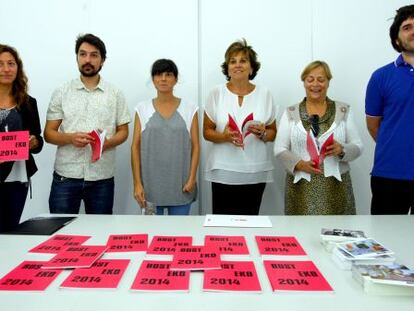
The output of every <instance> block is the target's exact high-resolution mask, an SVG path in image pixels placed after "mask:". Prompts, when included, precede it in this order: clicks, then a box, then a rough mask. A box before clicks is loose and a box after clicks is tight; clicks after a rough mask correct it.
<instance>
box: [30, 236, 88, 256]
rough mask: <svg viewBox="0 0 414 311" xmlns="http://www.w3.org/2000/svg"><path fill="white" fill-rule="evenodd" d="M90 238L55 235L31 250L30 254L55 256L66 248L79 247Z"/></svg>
mask: <svg viewBox="0 0 414 311" xmlns="http://www.w3.org/2000/svg"><path fill="white" fill-rule="evenodd" d="M89 238H90V236H88V235H67V234H56V235H54V236H52V237H51V238H49V239H47V240H46V241H44V242H43V243H40V244H39V245H37V246H35V247H34V248H32V249H31V250H30V251H29V252H30V253H47V254H57V253H59V252H60V251H61V250H62V249H65V248H67V247H68V246H77V245H81V244H82V243H83V242H85V241H86V240H88V239H89Z"/></svg>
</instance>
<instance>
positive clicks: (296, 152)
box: [273, 102, 362, 183]
mask: <svg viewBox="0 0 414 311" xmlns="http://www.w3.org/2000/svg"><path fill="white" fill-rule="evenodd" d="M335 104H336V105H335V106H336V111H335V120H334V122H333V123H332V125H331V127H330V128H329V129H328V130H327V131H326V132H325V133H323V134H322V135H321V136H320V137H319V138H318V140H319V142H320V144H321V145H322V144H323V143H324V142H325V140H326V139H327V138H328V137H329V136H330V135H331V134H332V133H333V135H334V139H335V140H336V141H337V142H339V143H340V144H341V145H342V146H343V147H344V153H345V155H344V157H343V158H342V159H339V158H338V157H334V156H329V157H326V158H325V159H324V161H323V163H324V176H325V177H330V176H333V177H335V178H336V179H338V180H339V181H342V179H341V174H343V173H345V172H347V171H349V169H350V167H349V164H348V162H349V161H352V160H354V159H356V158H357V157H359V155H360V154H361V152H362V142H361V139H360V137H359V135H358V132H357V129H356V126H355V124H354V122H353V120H352V116H351V114H350V113H349V110H350V107H349V106H348V105H346V104H343V103H340V102H335ZM306 136H307V132H306V130H305V128H304V127H303V125H302V121H301V119H300V114H299V104H296V105H294V106H290V107H288V108H286V110H285V112H284V113H283V116H282V119H281V120H280V124H279V127H278V131H277V137H276V141H275V144H274V148H273V151H274V154H275V156H276V157H277V158H278V159H279V160H280V161H282V163H283V165H284V166H285V168H286V170H287V171H288V172H289V173H290V174H293V175H294V181H293V182H294V183H297V182H298V181H299V180H301V179H302V178H304V179H306V180H307V181H310V180H311V175H310V174H309V173H306V172H303V171H295V166H296V164H297V163H298V162H299V161H300V160H304V161H309V160H310V156H309V154H308V151H307V148H306Z"/></svg>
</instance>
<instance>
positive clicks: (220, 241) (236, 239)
mask: <svg viewBox="0 0 414 311" xmlns="http://www.w3.org/2000/svg"><path fill="white" fill-rule="evenodd" d="M204 245H206V246H216V247H217V248H218V250H219V252H220V254H222V255H248V254H249V249H248V248H247V244H246V239H245V238H244V236H228V235H206V236H205V237H204Z"/></svg>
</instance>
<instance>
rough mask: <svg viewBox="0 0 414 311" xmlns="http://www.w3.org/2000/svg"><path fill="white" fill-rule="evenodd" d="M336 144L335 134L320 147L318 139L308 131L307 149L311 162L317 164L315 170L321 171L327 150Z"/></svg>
mask: <svg viewBox="0 0 414 311" xmlns="http://www.w3.org/2000/svg"><path fill="white" fill-rule="evenodd" d="M333 143H334V138H333V133H332V134H331V135H330V136H329V137H328V138H327V139H326V140H325V142H324V143H323V145H322V146H321V147H320V149H319V147H318V144H317V142H316V138H315V136H314V135H313V132H312V131H311V130H309V131H308V134H307V136H306V148H307V150H308V153H309V156H310V158H311V160H312V161H313V162H314V163H315V168H316V169H319V168H320V165H321V163H322V162H323V160H324V159H325V156H326V151H327V150H326V148H327V147H328V146H330V145H332V144H333Z"/></svg>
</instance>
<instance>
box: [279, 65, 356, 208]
mask: <svg viewBox="0 0 414 311" xmlns="http://www.w3.org/2000/svg"><path fill="white" fill-rule="evenodd" d="M331 78H332V74H331V71H330V69H329V66H328V65H327V64H326V63H325V62H322V61H314V62H312V63H310V64H309V65H308V66H306V68H305V69H304V70H303V72H302V75H301V79H302V81H303V84H304V87H305V92H306V97H305V98H304V99H303V100H302V101H301V102H300V103H299V104H296V105H293V106H290V107H288V108H287V109H286V110H285V112H284V114H283V116H282V119H281V121H280V126H279V132H278V137H277V139H276V142H275V145H274V153H275V155H276V157H277V158H278V159H279V160H281V161H282V163H283V165H284V166H285V168H286V170H287V172H288V174H287V177H286V191H285V214H287V215H320V214H325V215H352V214H355V213H356V210H355V200H354V194H353V190H352V183H351V176H350V174H349V169H350V167H349V164H348V162H349V161H352V160H354V159H355V158H357V157H358V156H359V155H360V154H361V151H362V143H361V140H360V138H359V135H358V132H357V130H356V128H355V125H354V122H353V120H352V115H351V114H350V107H349V105H346V104H344V103H340V102H338V101H333V100H331V99H330V98H328V97H327V91H328V87H329V81H330V80H331Z"/></svg>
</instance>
